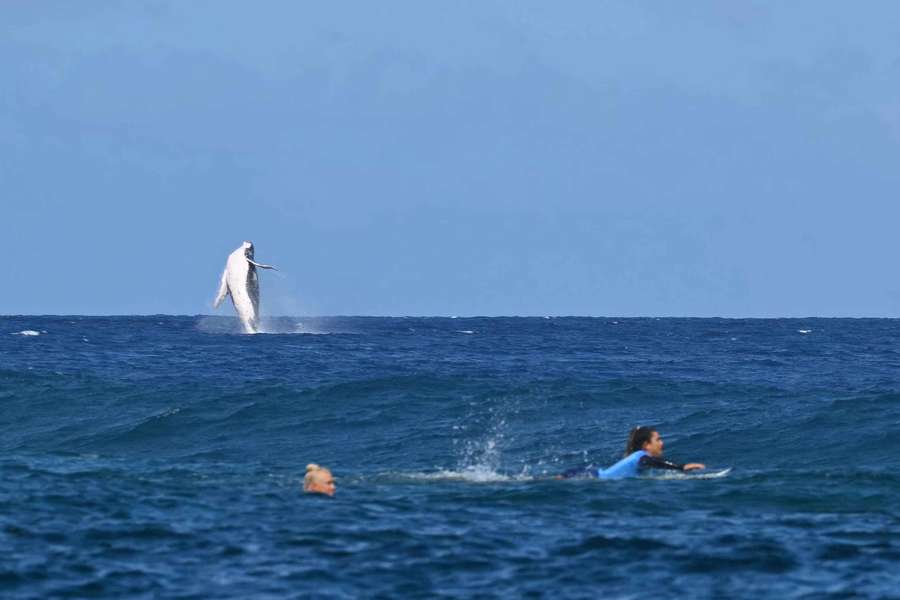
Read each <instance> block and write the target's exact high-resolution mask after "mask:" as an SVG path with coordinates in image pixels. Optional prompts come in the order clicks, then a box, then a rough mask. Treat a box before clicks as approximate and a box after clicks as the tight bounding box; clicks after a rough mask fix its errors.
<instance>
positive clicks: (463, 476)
mask: <svg viewBox="0 0 900 600" xmlns="http://www.w3.org/2000/svg"><path fill="white" fill-rule="evenodd" d="M398 476H399V477H402V478H404V479H412V480H416V481H465V482H468V483H502V482H505V481H532V480H533V479H534V477H532V476H531V475H527V474H525V473H521V474H519V475H506V474H504V473H498V472H497V471H495V470H493V469H492V468H491V467H489V466H487V465H470V466H468V467H464V468H462V469H459V470H453V469H441V470H440V471H435V472H433V473H398Z"/></svg>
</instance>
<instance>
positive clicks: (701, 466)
mask: <svg viewBox="0 0 900 600" xmlns="http://www.w3.org/2000/svg"><path fill="white" fill-rule="evenodd" d="M705 468H706V465H704V464H703V463H688V464H686V465H684V470H685V471H697V470H699V469H705Z"/></svg>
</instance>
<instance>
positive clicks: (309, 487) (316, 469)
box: [303, 463, 334, 496]
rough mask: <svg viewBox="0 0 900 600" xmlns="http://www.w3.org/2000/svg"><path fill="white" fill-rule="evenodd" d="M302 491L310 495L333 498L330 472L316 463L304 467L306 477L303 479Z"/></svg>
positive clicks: (332, 478) (332, 480) (332, 481)
mask: <svg viewBox="0 0 900 600" xmlns="http://www.w3.org/2000/svg"><path fill="white" fill-rule="evenodd" d="M303 491H304V492H307V493H310V494H325V495H326V496H334V477H333V476H332V475H331V471H330V470H329V469H326V468H325V467H320V466H319V465H317V464H316V463H309V464H308V465H306V476H305V477H304V478H303Z"/></svg>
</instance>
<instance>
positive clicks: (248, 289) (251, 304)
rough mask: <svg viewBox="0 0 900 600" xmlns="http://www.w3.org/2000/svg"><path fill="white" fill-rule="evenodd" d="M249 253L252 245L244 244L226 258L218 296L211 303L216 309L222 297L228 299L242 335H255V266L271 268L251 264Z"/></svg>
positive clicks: (257, 280)
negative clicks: (232, 305)
mask: <svg viewBox="0 0 900 600" xmlns="http://www.w3.org/2000/svg"><path fill="white" fill-rule="evenodd" d="M248 248H249V254H250V256H248ZM252 254H253V245H252V244H250V243H249V242H244V244H243V245H242V246H241V247H240V248H238V249H237V250H235V251H234V252H232V253H231V254H229V255H228V260H227V261H226V263H225V271H223V272H222V281H221V282H220V284H219V293H218V294H217V295H216V299H215V301H214V302H213V308H218V306H219V304H221V303H222V300H224V299H225V296H231V302H232V304H234V310H235V312H236V313H237V315H238V318H240V320H241V325H242V326H243V328H244V333H258V332H259V275H258V274H257V272H256V267H261V268H263V269H272V268H274V267H271V266H269V265H262V264H259V263H257V262H254V261H253V258H252Z"/></svg>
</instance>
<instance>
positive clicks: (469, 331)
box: [456, 329, 475, 335]
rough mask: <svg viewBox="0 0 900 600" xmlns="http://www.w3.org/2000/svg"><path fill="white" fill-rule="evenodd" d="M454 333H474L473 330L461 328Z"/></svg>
mask: <svg viewBox="0 0 900 600" xmlns="http://www.w3.org/2000/svg"><path fill="white" fill-rule="evenodd" d="M456 333H465V334H468V335H472V334H473V333H475V332H474V331H472V330H471V329H462V330H460V331H457V332H456Z"/></svg>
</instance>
